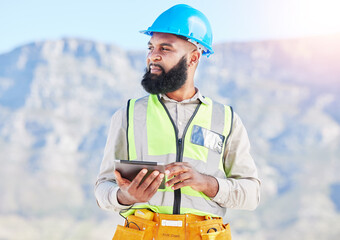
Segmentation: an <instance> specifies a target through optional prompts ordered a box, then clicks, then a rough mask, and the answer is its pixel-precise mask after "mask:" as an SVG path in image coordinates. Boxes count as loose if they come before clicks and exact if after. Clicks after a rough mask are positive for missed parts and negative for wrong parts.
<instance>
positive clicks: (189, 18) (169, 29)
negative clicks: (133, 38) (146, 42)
mask: <svg viewBox="0 0 340 240" xmlns="http://www.w3.org/2000/svg"><path fill="white" fill-rule="evenodd" d="M140 32H141V33H144V34H147V35H149V36H152V33H153V32H162V33H171V34H175V35H180V36H184V37H186V38H188V40H189V41H190V42H192V43H193V44H195V45H196V46H197V45H202V46H203V49H202V50H203V55H207V56H209V55H210V54H213V53H214V51H213V50H212V31H211V26H210V23H209V21H208V19H207V17H206V16H205V15H204V14H203V13H202V12H200V11H198V10H196V9H194V8H192V7H190V6H188V5H186V4H178V5H175V6H173V7H171V8H169V9H168V10H166V11H165V12H163V13H162V14H161V15H159V17H158V18H157V19H156V20H155V21H154V23H153V24H152V26H151V27H149V28H148V29H147V30H143V31H140Z"/></svg>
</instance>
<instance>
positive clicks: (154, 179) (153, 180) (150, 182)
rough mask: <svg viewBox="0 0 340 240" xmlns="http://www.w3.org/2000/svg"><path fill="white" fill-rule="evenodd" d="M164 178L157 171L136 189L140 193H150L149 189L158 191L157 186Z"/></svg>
mask: <svg viewBox="0 0 340 240" xmlns="http://www.w3.org/2000/svg"><path fill="white" fill-rule="evenodd" d="M163 178H164V174H162V173H161V174H160V173H159V171H153V172H152V173H151V174H150V175H149V176H148V177H147V178H146V179H145V180H144V181H143V182H142V183H141V184H140V186H139V187H138V188H139V190H141V191H146V190H148V191H150V189H154V188H156V190H157V189H158V187H159V185H160V184H161V182H162V179H163Z"/></svg>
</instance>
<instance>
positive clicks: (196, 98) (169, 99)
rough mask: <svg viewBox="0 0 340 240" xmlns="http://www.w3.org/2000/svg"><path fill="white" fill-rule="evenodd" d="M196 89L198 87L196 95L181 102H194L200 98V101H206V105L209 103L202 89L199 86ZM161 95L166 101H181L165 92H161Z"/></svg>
mask: <svg viewBox="0 0 340 240" xmlns="http://www.w3.org/2000/svg"><path fill="white" fill-rule="evenodd" d="M195 89H196V93H195V95H194V96H193V97H192V98H190V99H185V100H183V101H181V102H180V103H192V102H195V101H197V100H199V101H200V102H202V103H204V104H206V105H209V102H208V101H207V100H206V99H205V97H204V96H203V95H202V94H201V92H200V90H199V89H198V88H195ZM159 97H160V98H163V99H164V100H165V101H169V102H176V103H179V102H178V101H176V100H174V99H171V98H169V97H168V96H167V95H166V94H163V93H161V94H159Z"/></svg>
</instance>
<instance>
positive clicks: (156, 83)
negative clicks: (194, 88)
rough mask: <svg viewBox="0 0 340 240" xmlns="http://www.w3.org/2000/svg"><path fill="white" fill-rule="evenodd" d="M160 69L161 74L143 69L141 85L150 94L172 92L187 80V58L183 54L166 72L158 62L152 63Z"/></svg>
mask: <svg viewBox="0 0 340 240" xmlns="http://www.w3.org/2000/svg"><path fill="white" fill-rule="evenodd" d="M154 66H157V67H159V68H160V69H161V71H162V72H161V74H160V75H157V74H152V73H150V67H149V69H148V68H146V69H145V74H144V76H143V79H142V82H141V84H142V86H143V88H144V90H145V91H147V92H148V93H151V94H160V93H162V94H165V93H169V92H174V91H176V90H178V89H180V88H181V87H182V86H183V85H184V83H185V82H186V80H187V76H188V66H187V58H186V57H185V56H183V57H182V58H181V60H179V61H178V63H177V64H176V65H175V66H174V67H173V68H171V69H170V70H169V71H168V72H167V73H166V72H165V71H164V68H163V67H162V66H160V65H158V64H154Z"/></svg>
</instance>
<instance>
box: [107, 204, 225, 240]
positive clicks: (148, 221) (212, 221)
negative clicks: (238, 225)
mask: <svg viewBox="0 0 340 240" xmlns="http://www.w3.org/2000/svg"><path fill="white" fill-rule="evenodd" d="M137 211H138V210H137ZM146 211H148V210H146ZM149 212H150V211H149ZM149 212H146V214H145V217H143V216H141V215H138V214H135V215H130V216H128V217H127V219H126V221H125V226H121V225H118V226H117V229H116V232H115V235H114V236H113V240H130V239H133V240H142V239H143V240H153V239H155V240H168V239H169V240H170V239H176V240H196V239H197V240H201V239H203V240H222V239H223V240H231V234H230V227H229V224H223V220H222V218H212V217H210V216H197V215H193V214H183V215H170V214H160V213H154V214H153V213H152V212H151V213H152V215H150V214H149Z"/></svg>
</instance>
